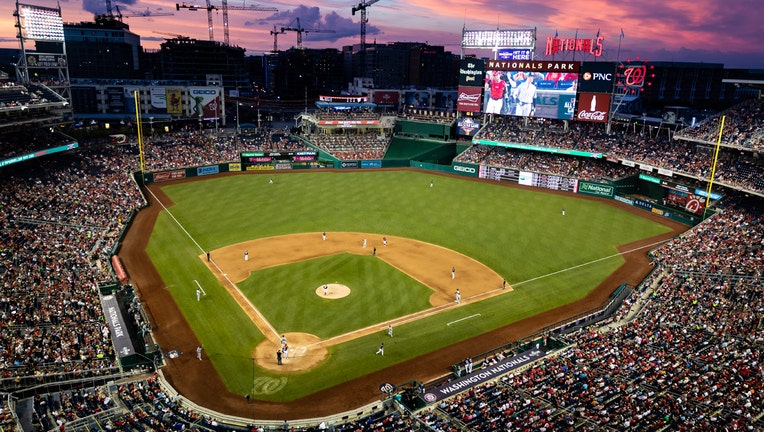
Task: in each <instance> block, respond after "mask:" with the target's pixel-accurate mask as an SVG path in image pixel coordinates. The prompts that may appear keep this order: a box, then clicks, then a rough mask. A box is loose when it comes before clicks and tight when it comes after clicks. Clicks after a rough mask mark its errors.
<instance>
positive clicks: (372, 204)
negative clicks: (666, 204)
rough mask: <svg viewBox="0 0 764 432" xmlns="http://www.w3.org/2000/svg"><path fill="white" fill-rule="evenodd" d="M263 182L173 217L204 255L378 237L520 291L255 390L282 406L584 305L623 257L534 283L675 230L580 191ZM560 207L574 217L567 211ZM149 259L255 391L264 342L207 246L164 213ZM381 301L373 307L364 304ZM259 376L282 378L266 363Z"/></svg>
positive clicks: (224, 181)
mask: <svg viewBox="0 0 764 432" xmlns="http://www.w3.org/2000/svg"><path fill="white" fill-rule="evenodd" d="M268 178H269V177H268V176H263V175H237V176H229V177H222V178H215V179H206V180H205V179H200V180H199V181H196V182H194V183H185V184H178V185H173V186H167V187H165V188H164V190H165V192H166V193H167V194H168V195H169V196H170V198H171V199H172V200H173V201H174V202H175V203H177V205H176V206H174V207H172V208H171V211H172V213H173V214H174V215H175V217H176V218H177V219H178V220H179V221H180V223H181V224H183V226H184V227H185V228H186V229H187V230H188V231H189V232H190V233H191V235H192V236H193V237H194V238H195V240H196V241H197V242H198V243H199V244H200V245H202V247H203V248H205V249H215V248H218V247H221V246H225V245H229V244H233V243H238V242H240V241H244V240H249V239H253V238H261V237H268V236H274V235H282V234H290V233H298V232H322V231H327V232H332V231H358V232H370V233H378V234H380V235H388V236H391V235H394V236H401V237H409V238H413V239H417V240H421V241H426V242H430V243H434V244H438V245H441V246H443V247H447V248H450V249H454V250H456V251H458V252H461V253H463V254H465V255H468V256H471V257H472V258H474V259H477V260H478V261H481V262H483V263H484V264H485V265H487V266H488V267H491V268H493V269H494V270H495V271H497V272H498V273H499V274H500V275H502V276H504V277H505V278H506V279H507V281H508V282H509V283H510V284H513V285H515V290H514V291H513V292H511V293H508V294H507V295H502V296H499V297H495V298H492V299H491V300H489V301H483V302H479V303H474V304H469V305H464V306H462V307H459V308H457V309H456V310H452V311H448V312H444V313H441V314H439V315H436V316H433V317H430V318H427V319H424V320H421V321H417V322H412V323H409V324H406V325H403V326H400V327H397V328H396V330H395V334H396V337H395V338H394V339H395V343H394V344H393V345H391V346H388V347H387V349H386V352H385V354H386V355H385V356H384V357H381V356H374V355H373V353H374V350H375V349H376V347H377V346H378V345H379V342H380V341H382V340H384V339H383V338H384V334H383V332H380V333H379V334H375V335H371V336H367V337H364V338H361V339H358V340H354V341H350V342H346V343H343V344H341V345H338V346H336V347H334V348H332V350H331V352H330V354H331V359H330V361H329V362H326V363H324V364H322V365H321V366H319V367H318V368H316V369H313V370H311V371H308V372H304V373H300V374H299V375H300V378H299V380H292V379H288V380H287V383H286V385H285V386H284V387H283V388H281V389H280V390H279V391H278V392H277V393H274V394H269V395H263V394H258V395H257V397H258V398H261V399H268V400H275V401H286V400H292V399H294V398H298V397H300V396H304V395H307V394H310V393H312V392H315V391H317V390H320V389H323V388H326V387H329V386H332V385H335V384H337V383H339V382H342V381H346V380H348V379H351V378H355V377H358V376H361V375H364V374H366V373H369V372H371V371H373V370H376V369H378V368H380V367H385V366H389V365H391V364H394V363H397V362H399V361H403V360H406V359H409V358H413V357H415V356H417V355H420V354H423V353H426V352H430V351H433V350H436V349H438V348H442V347H444V346H447V345H450V344H453V343H455V342H458V341H459V340H464V339H467V338H469V337H472V336H476V335H479V334H481V333H484V332H486V331H488V330H491V329H494V328H498V327H500V326H502V325H506V324H509V323H511V322H514V321H517V320H519V319H522V318H525V317H528V316H532V315H535V314H537V313H539V312H541V311H544V310H548V309H550V308H553V307H555V306H558V305H561V304H566V303H569V302H571V301H574V300H577V299H579V298H581V297H583V296H584V295H586V293H587V292H589V291H590V290H591V289H592V288H593V287H595V286H596V285H597V284H598V283H599V282H600V281H601V280H603V279H604V278H605V277H606V276H607V275H608V274H610V273H612V272H613V271H614V270H615V269H616V268H617V267H618V266H619V265H620V264H621V263H622V262H623V260H622V259H621V258H620V257H615V258H612V259H607V260H603V261H600V262H597V263H595V264H593V265H588V266H583V267H578V268H575V269H572V270H570V271H567V272H564V273H559V274H555V275H554V276H550V277H544V278H540V279H535V278H539V277H541V276H544V275H548V274H550V273H554V272H557V271H560V270H563V269H569V268H572V267H575V266H580V265H582V264H585V263H588V262H591V261H593V260H597V259H600V258H603V257H607V256H611V255H613V254H615V253H616V252H617V251H616V249H615V246H617V245H620V244H625V243H629V242H633V241H636V240H639V239H642V238H645V237H650V236H654V235H658V234H661V233H665V232H667V231H668V228H666V227H665V226H663V225H660V224H657V223H654V222H651V221H649V220H646V219H643V218H640V217H637V216H634V215H632V214H629V213H625V212H622V211H620V210H618V209H616V208H613V207H611V206H608V205H606V204H603V203H601V202H598V201H592V200H584V199H579V198H578V197H576V196H575V195H573V194H571V195H554V194H546V193H543V192H542V191H540V190H539V191H533V190H526V189H518V188H511V187H506V186H504V185H499V184H494V183H483V182H472V181H467V180H464V179H459V178H452V177H438V176H431V175H428V174H425V173H420V172H413V171H361V172H320V171H307V172H295V173H290V174H288V175H275V176H273V178H274V184H268ZM431 178H435V187H433V188H429V182H430V179H431ZM562 208H565V210H566V216H562V215H561V209H562ZM148 253H149V255H150V256H151V258H152V260H153V261H154V263H155V265H156V267H157V269H158V270H159V272H160V274H161V275H162V277H163V279H164V281H165V283H166V284H167V285H168V288H169V289H170V290H171V291H172V293H173V296H174V297H175V299H176V301H177V302H178V304H179V306H180V308H181V310H182V311H183V313H184V314H185V315H186V317H187V319H188V321H189V322H190V323H191V326H192V328H193V329H194V331H195V332H196V334H197V336H198V337H199V339H200V340H201V341H203V343H204V345H205V348H206V350H207V353H208V354H209V355H210V356H211V358H212V360H213V362H214V364H215V367H216V368H217V370H218V372H219V373H220V374H221V376H222V377H223V380H224V381H225V382H226V385H227V386H228V387H229V389H230V390H231V391H233V392H236V393H239V394H245V393H248V392H250V391H251V383H250V382H248V381H247V380H242V379H241V377H242V376H251V375H252V374H253V372H252V368H253V366H252V361H251V352H252V350H253V349H254V346H255V344H256V343H257V342H259V341H261V340H262V339H263V337H262V335H261V334H259V332H258V331H257V329H256V328H254V326H253V325H252V324H251V323H249V321H248V319H247V318H246V316H245V315H244V313H243V312H241V311H240V310H239V308H238V306H237V305H235V304H232V301H230V299H227V297H228V295H227V293H226V292H225V290H224V289H223V288H222V287H219V286H216V285H217V282H216V281H215V280H214V278H213V277H212V276H211V275H210V274H209V273H208V272H207V270H206V268H205V267H204V265H203V264H202V263H200V262H198V258H197V256H198V255H199V254H200V253H202V252H201V251H199V250H195V246H194V245H193V243H192V242H191V241H190V240H189V239H187V238H186V237H185V234H183V233H182V232H181V231H180V230H179V229H178V228H177V227H176V226H174V223H173V222H171V221H168V216H167V215H165V214H161V215H160V217H159V220H158V222H157V226H156V228H155V230H154V234H153V235H152V238H151V241H150V243H149V247H148ZM446 271H447V270H446ZM289 274H291V275H292V277H293V279H292V281H291V282H290V281H289V280H288V279H287V278H286V276H284V277H283V279H282V280H281V281H280V283H283V284H287V285H294V286H299V285H301V284H305V283H308V284H315V286H318V284H316V280H314V279H312V278H313V277H314V276H313V275H312V274H300V273H294V272H289ZM255 277H259V276H255ZM193 279H197V280H199V281H200V282H202V283H203V284H204V287H205V290H206V291H207V293H208V294H209V295H208V297H207V298H205V299H204V300H203V301H202V302H200V303H201V304H198V303H197V302H196V299H195V297H194V295H193V292H194V289H193V285H190V284H193ZM532 279H534V280H533V281H530V282H526V281H529V280H532ZM319 283H322V282H319ZM391 283H392V281H391ZM315 286H314V289H315ZM613 288H615V287H613ZM369 289H372V290H380V291H381V292H382V293H380V294H369V298H372V297H374V296H376V295H384V294H383V293H384V292H387V293H390V292H395V291H396V290H397V288H396V287H395V286H393V285H389V284H387V283H384V281H383V283H380V284H372V285H370V286H369ZM270 294H273V292H271V293H270ZM398 297H400V298H403V297H402V296H397V297H396V298H398ZM302 298H308V297H304V296H296V297H293V298H291V302H289V307H292V308H294V309H293V310H294V311H299V310H301V308H303V307H305V306H304V305H303V304H302V303H303V300H301V299H302ZM282 303H283V302H282ZM255 304H256V305H258V306H259V304H258V303H255ZM377 307H378V305H376V304H367V305H366V310H367V311H368V310H374V309H375V308H377ZM269 313H270V312H269ZM274 313H275V314H276V315H277V316H281V315H283V316H284V318H278V319H279V320H281V319H286V318H285V317H286V315H289V314H288V313H283V312H274ZM476 313H480V314H481V316H480V319H470V320H467V321H464V322H462V323H461V324H460V325H458V326H451V327H447V326H446V323H447V322H450V321H455V320H457V319H460V318H463V317H466V316H470V315H472V314H476ZM291 315H292V316H293V317H295V318H294V319H295V320H297V318H298V317H301V315H300V314H296V313H295V312H292V313H291ZM324 319H325V320H331V319H332V317H331V316H327V317H325V318H324ZM284 323H285V325H289V324H288V323H287V322H286V321H284ZM344 324H345V322H344V320H336V322H335V323H333V324H332V326H333V328H332V329H331V333H337V332H339V333H344V332H349V331H352V330H355V329H356V328H357V327H353V326H354V325H358V324H356V323H348V325H344ZM294 325H295V326H297V325H298V324H294ZM299 325H302V323H300V324H299ZM276 328H277V329H278V330H279V331H291V330H292V329H291V328H290V329H283V330H282V329H280V328H279V327H278V326H277V327H276ZM232 329H236V331H235V332H234V331H232ZM233 334H235V336H232V335H233ZM502 342H504V341H497V345H498V344H500V343H502ZM167 348H170V349H171V347H165V349H167ZM457 360H459V359H455V361H457ZM444 372H445V371H444ZM256 374H257V376H258V377H259V378H263V377H274V378H280V377H279V376H278V375H276V374H273V373H271V372H268V371H265V370H261V369H259V368H256Z"/></svg>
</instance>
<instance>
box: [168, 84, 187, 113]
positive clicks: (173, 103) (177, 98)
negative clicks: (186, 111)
mask: <svg viewBox="0 0 764 432" xmlns="http://www.w3.org/2000/svg"><path fill="white" fill-rule="evenodd" d="M181 95H182V89H181V88H179V87H166V88H165V104H166V105H167V114H173V115H181V114H183V100H182V99H181Z"/></svg>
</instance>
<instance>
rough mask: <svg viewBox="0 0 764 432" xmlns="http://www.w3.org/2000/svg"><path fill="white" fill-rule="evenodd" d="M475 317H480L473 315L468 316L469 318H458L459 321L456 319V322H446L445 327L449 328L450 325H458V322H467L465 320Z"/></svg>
mask: <svg viewBox="0 0 764 432" xmlns="http://www.w3.org/2000/svg"><path fill="white" fill-rule="evenodd" d="M477 316H480V314H475V315H470V316H468V317H464V318H459V319H458V320H456V321H451V322H448V323H446V325H447V326H450V325H451V324H456V323H458V322H459V321H464V320H467V319H470V318H475V317H477Z"/></svg>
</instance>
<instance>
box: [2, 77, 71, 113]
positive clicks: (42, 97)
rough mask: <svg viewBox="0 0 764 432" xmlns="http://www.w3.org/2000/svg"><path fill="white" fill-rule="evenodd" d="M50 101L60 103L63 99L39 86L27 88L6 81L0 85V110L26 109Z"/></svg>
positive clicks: (33, 85)
mask: <svg viewBox="0 0 764 432" xmlns="http://www.w3.org/2000/svg"><path fill="white" fill-rule="evenodd" d="M51 101H55V102H62V101H63V99H62V98H61V96H59V95H57V94H56V93H54V92H53V91H51V90H50V89H48V88H47V87H45V86H44V85H41V84H29V85H28V86H27V85H22V84H17V83H14V82H10V81H8V82H3V83H2V85H0V110H3V109H18V108H27V107H29V106H33V105H41V104H46V103H48V102H51Z"/></svg>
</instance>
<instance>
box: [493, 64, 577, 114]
mask: <svg viewBox="0 0 764 432" xmlns="http://www.w3.org/2000/svg"><path fill="white" fill-rule="evenodd" d="M577 85H578V73H574V72H544V71H539V72H535V71H527V70H490V69H489V70H488V71H486V79H485V92H484V93H485V96H484V101H483V112H484V113H486V114H501V115H515V116H522V117H543V118H551V119H572V118H573V117H574V115H575V106H576V90H577Z"/></svg>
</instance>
